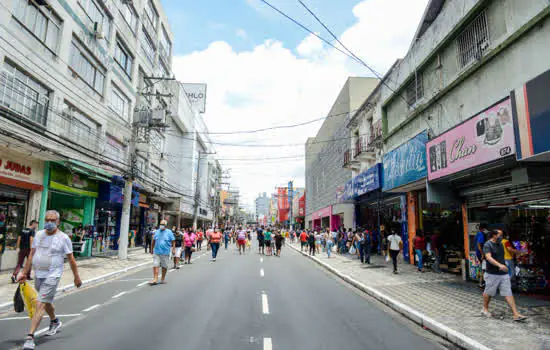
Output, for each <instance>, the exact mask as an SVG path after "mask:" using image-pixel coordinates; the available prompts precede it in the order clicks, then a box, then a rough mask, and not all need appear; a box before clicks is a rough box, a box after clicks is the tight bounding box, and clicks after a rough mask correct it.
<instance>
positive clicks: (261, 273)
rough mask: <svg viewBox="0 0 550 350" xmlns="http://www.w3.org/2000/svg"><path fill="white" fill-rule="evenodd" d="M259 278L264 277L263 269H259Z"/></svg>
mask: <svg viewBox="0 0 550 350" xmlns="http://www.w3.org/2000/svg"><path fill="white" fill-rule="evenodd" d="M260 276H262V277H264V269H260Z"/></svg>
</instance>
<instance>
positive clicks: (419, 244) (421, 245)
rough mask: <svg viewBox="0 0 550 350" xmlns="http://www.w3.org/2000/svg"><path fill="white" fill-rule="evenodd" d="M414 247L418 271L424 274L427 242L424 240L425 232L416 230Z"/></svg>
mask: <svg viewBox="0 0 550 350" xmlns="http://www.w3.org/2000/svg"><path fill="white" fill-rule="evenodd" d="M413 247H414V251H415V253H416V259H417V262H418V271H419V272H423V264H422V254H423V253H424V251H425V250H426V240H425V239H424V232H422V230H421V229H418V230H416V236H414V238H413Z"/></svg>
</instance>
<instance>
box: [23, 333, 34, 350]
mask: <svg viewBox="0 0 550 350" xmlns="http://www.w3.org/2000/svg"><path fill="white" fill-rule="evenodd" d="M23 350H34V338H32V337H30V336H29V337H27V339H25V343H24V344H23Z"/></svg>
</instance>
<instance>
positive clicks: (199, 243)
mask: <svg viewBox="0 0 550 350" xmlns="http://www.w3.org/2000/svg"><path fill="white" fill-rule="evenodd" d="M203 240H204V231H203V229H202V228H201V229H199V230H198V231H197V242H196V244H197V250H201V249H202V241H203Z"/></svg>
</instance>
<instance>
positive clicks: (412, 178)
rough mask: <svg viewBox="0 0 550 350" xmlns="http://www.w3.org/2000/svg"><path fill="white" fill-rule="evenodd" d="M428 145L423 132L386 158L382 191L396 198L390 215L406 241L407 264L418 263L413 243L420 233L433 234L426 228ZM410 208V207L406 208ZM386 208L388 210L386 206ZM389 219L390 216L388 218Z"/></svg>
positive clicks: (431, 228) (404, 242) (425, 132)
mask: <svg viewBox="0 0 550 350" xmlns="http://www.w3.org/2000/svg"><path fill="white" fill-rule="evenodd" d="M426 142H428V132H427V131H423V132H421V133H420V134H418V135H416V136H415V137H413V138H412V139H410V140H409V141H407V142H405V143H404V144H402V145H401V146H399V147H397V148H396V149H394V150H393V151H391V152H388V153H387V154H385V155H384V160H383V169H384V172H383V174H384V175H383V181H382V191H383V192H384V194H385V195H389V194H394V195H398V196H399V197H397V198H396V197H394V198H393V205H392V206H390V211H389V212H388V213H387V214H390V215H391V218H392V224H393V225H394V226H395V227H399V229H400V230H399V231H400V233H401V238H402V240H403V251H404V252H405V253H404V258H405V260H409V261H410V263H411V264H413V263H415V260H416V257H415V255H414V254H413V246H412V240H413V238H414V236H415V234H416V230H417V229H424V230H426V231H428V232H433V231H431V230H433V227H430V225H427V218H426V217H425V216H426V215H427V214H428V216H429V217H430V218H431V217H432V216H431V215H429V212H427V211H426V210H425V209H426V208H427V205H426V204H425V203H426V191H425V188H426V176H427V175H428V169H427V166H426ZM407 204H408V205H407ZM386 207H387V206H386ZM386 216H389V215H386Z"/></svg>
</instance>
